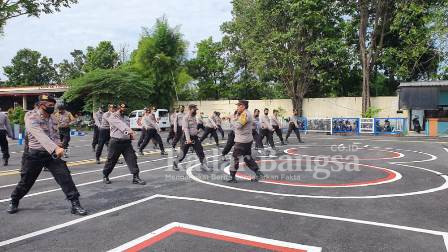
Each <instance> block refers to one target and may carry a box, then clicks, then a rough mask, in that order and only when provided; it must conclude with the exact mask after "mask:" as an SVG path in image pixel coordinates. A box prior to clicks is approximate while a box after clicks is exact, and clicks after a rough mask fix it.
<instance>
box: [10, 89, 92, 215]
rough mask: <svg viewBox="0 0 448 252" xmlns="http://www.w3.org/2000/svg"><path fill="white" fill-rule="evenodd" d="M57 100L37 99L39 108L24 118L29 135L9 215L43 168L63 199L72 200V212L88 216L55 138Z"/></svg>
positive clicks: (43, 96) (14, 210) (56, 133)
mask: <svg viewBox="0 0 448 252" xmlns="http://www.w3.org/2000/svg"><path fill="white" fill-rule="evenodd" d="M55 103H56V100H55V99H54V98H53V97H51V96H48V95H41V96H40V97H39V109H38V110H32V111H29V112H27V113H26V115H25V127H26V129H27V130H26V132H27V135H28V146H29V152H28V154H27V155H26V157H25V162H24V165H23V167H22V172H21V175H20V176H21V179H20V181H19V183H18V184H17V186H16V188H15V189H14V191H13V192H12V194H11V202H10V204H9V208H8V213H10V214H14V213H16V212H17V211H18V207H19V201H20V200H21V199H22V198H23V197H24V196H25V195H26V194H27V193H28V192H29V190H30V189H31V187H32V186H33V184H34V182H35V181H36V179H37V177H38V176H39V174H40V172H41V171H42V168H43V167H46V168H48V169H49V170H50V172H51V174H52V175H53V177H54V178H55V180H56V182H57V183H58V184H59V186H60V187H61V188H62V191H63V192H64V194H65V196H66V197H67V199H68V200H70V201H71V205H72V207H71V212H72V214H75V215H87V212H86V210H84V208H82V207H81V204H80V203H79V192H78V190H77V189H76V186H75V183H74V182H73V179H72V176H71V175H70V171H69V169H68V167H67V165H66V163H65V161H63V160H61V157H62V155H63V154H64V149H63V148H61V147H60V146H61V143H60V139H59V135H58V128H57V122H56V121H55V118H54V117H52V116H51V115H52V114H53V112H54V105H55Z"/></svg>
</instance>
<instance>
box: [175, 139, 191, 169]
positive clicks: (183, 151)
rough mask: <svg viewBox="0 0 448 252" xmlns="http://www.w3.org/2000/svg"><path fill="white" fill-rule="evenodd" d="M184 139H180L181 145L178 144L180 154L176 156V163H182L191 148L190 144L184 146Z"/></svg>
mask: <svg viewBox="0 0 448 252" xmlns="http://www.w3.org/2000/svg"><path fill="white" fill-rule="evenodd" d="M185 141H186V140H185V137H182V140H181V143H180V152H179V155H178V156H177V161H178V163H180V162H182V161H183V160H184V159H185V157H186V156H187V153H188V150H189V149H190V147H191V144H186V143H185Z"/></svg>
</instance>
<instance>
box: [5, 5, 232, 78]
mask: <svg viewBox="0 0 448 252" xmlns="http://www.w3.org/2000/svg"><path fill="white" fill-rule="evenodd" d="M231 9H232V5H231V3H230V0H190V1H187V0H163V1H162V0H146V1H145V0H125V1H123V0H79V3H78V4H77V5H74V6H73V7H72V8H70V9H63V10H62V12H59V13H55V14H52V15H43V16H41V17H40V18H29V17H19V18H16V19H12V20H10V21H9V22H8V23H7V25H6V27H5V35H4V36H3V37H0V72H2V71H3V68H2V67H3V66H6V65H9V64H10V61H11V59H12V57H14V56H15V54H16V52H17V51H18V50H20V49H23V48H30V49H33V50H36V51H39V52H41V53H42V54H43V55H45V56H48V57H51V58H53V60H54V61H55V62H57V63H58V62H60V61H62V60H63V59H68V58H70V52H71V51H73V50H74V49H82V50H85V48H86V47H87V46H96V45H97V44H98V43H99V42H100V41H102V40H110V41H112V42H113V44H114V45H115V46H116V47H117V46H118V45H120V44H128V45H129V46H130V47H131V49H134V48H135V47H136V46H137V42H138V39H139V36H140V33H141V28H142V27H152V25H153V24H154V23H155V20H156V19H157V18H159V17H161V16H163V15H165V16H166V17H167V18H168V21H169V23H170V25H171V26H177V25H180V31H181V32H182V33H183V34H184V39H185V40H187V41H188V42H189V44H190V47H189V51H190V53H191V51H193V50H194V45H195V44H196V43H197V42H199V41H200V40H202V39H205V38H208V37H209V36H213V38H214V39H219V38H221V36H222V34H221V32H220V30H219V27H220V25H221V24H222V23H223V22H225V21H228V20H230V19H231ZM0 78H1V79H5V76H4V75H3V73H1V74H0Z"/></svg>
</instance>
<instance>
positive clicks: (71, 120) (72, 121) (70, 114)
mask: <svg viewBox="0 0 448 252" xmlns="http://www.w3.org/2000/svg"><path fill="white" fill-rule="evenodd" d="M68 119H69V120H70V122H69V123H68V124H69V125H73V124H74V123H75V122H76V120H75V117H74V116H73V115H72V113H70V112H68Z"/></svg>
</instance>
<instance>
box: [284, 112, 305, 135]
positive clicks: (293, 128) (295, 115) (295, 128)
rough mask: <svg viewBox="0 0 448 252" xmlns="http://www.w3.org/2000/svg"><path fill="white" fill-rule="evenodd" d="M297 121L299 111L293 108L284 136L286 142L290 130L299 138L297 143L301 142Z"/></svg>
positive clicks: (298, 120) (298, 119)
mask: <svg viewBox="0 0 448 252" xmlns="http://www.w3.org/2000/svg"><path fill="white" fill-rule="evenodd" d="M299 122H300V116H299V112H298V111H297V110H296V109H294V110H293V115H292V116H290V117H289V128H288V133H286V138H285V140H286V142H288V138H289V136H290V135H291V132H293V131H294V133H295V134H296V136H297V139H298V140H299V143H303V141H302V139H301V138H300V128H299Z"/></svg>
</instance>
